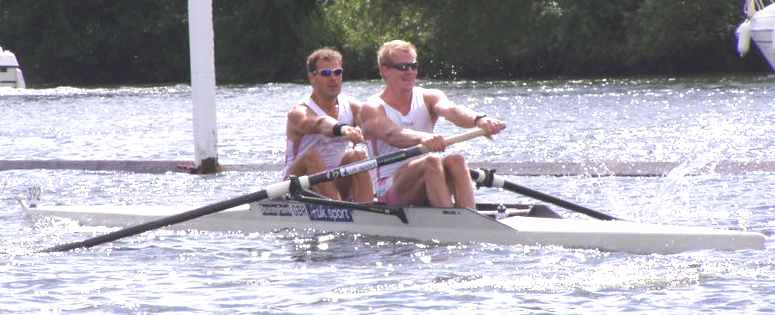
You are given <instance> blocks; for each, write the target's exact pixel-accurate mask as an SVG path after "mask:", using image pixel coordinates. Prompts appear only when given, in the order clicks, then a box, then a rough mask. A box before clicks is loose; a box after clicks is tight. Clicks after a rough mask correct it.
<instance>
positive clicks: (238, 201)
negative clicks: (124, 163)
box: [39, 128, 486, 253]
mask: <svg viewBox="0 0 775 315" xmlns="http://www.w3.org/2000/svg"><path fill="white" fill-rule="evenodd" d="M485 134H486V133H485V131H484V130H482V129H478V128H477V129H475V130H471V131H468V132H465V133H462V134H459V135H456V136H452V137H448V138H445V139H444V141H445V142H446V143H447V145H450V144H454V143H458V142H463V141H466V140H470V139H473V138H476V137H479V136H483V135H485ZM427 152H428V149H427V148H425V147H424V146H423V145H416V146H414V147H411V148H406V149H403V150H400V151H397V152H393V153H390V154H385V155H381V156H378V157H376V158H373V159H370V160H363V161H358V162H355V163H350V164H347V165H343V166H340V167H337V168H333V169H330V170H327V171H323V172H320V173H316V174H312V175H307V176H301V177H299V178H298V181H299V183H298V184H299V186H300V187H299V188H302V189H307V188H309V187H310V186H312V185H315V184H319V183H323V182H327V181H331V180H334V179H337V178H340V177H345V176H350V175H353V174H357V173H361V172H365V171H368V170H371V169H374V168H377V167H379V166H383V165H387V164H390V163H395V162H398V161H403V160H406V159H408V158H411V157H415V156H418V155H421V154H425V153H427ZM290 189H291V181H290V180H286V181H282V182H279V183H275V184H272V185H269V186H267V187H266V188H264V189H263V190H260V191H257V192H254V193H250V194H247V195H243V196H240V197H236V198H233V199H229V200H224V201H221V202H218V203H214V204H211V205H207V206H204V207H201V208H197V209H194V210H190V211H186V212H183V213H179V214H176V215H172V216H169V217H165V218H161V219H158V220H153V221H149V222H146V223H142V224H139V225H135V226H131V227H128V228H125V229H121V230H118V231H114V232H111V233H108V234H105V235H101V236H97V237H93V238H90V239H86V240H83V241H80V242H73V243H67V244H61V245H57V246H54V247H50V248H47V249H44V250H41V251H39V252H43V253H50V252H63V251H68V250H72V249H76V248H87V247H92V246H96V245H100V244H104V243H107V242H112V241H115V240H117V239H120V238H124V237H127V236H132V235H137V234H140V233H143V232H147V231H150V230H153V229H158V228H161V227H165V226H168V225H172V224H177V223H181V222H185V221H188V220H193V219H196V218H198V217H201V216H204V215H208V214H212V213H216V212H219V211H223V210H226V209H230V208H234V207H236V206H239V205H242V204H246V203H251V202H255V201H260V200H263V199H269V198H277V197H281V196H283V195H285V194H286V193H288V192H289V191H290Z"/></svg>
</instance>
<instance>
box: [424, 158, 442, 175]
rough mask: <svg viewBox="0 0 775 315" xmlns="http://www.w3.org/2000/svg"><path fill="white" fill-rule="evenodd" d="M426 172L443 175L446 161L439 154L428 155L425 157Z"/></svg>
mask: <svg viewBox="0 0 775 315" xmlns="http://www.w3.org/2000/svg"><path fill="white" fill-rule="evenodd" d="M424 166H425V167H424V168H425V170H424V171H425V173H426V174H428V175H430V176H433V177H438V176H440V175H441V176H443V175H444V162H443V160H442V159H441V158H440V157H437V156H428V157H426V158H425V165H424Z"/></svg>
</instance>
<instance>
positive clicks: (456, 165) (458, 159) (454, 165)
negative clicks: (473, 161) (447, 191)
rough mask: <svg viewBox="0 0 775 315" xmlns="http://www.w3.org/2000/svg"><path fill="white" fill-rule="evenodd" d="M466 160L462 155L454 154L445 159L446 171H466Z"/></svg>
mask: <svg viewBox="0 0 775 315" xmlns="http://www.w3.org/2000/svg"><path fill="white" fill-rule="evenodd" d="M467 167H468V166H467V165H466V160H465V158H463V156H462V155H460V154H452V155H449V156H447V157H445V158H444V168H446V169H465V168H467Z"/></svg>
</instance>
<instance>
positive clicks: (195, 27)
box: [188, 0, 219, 173]
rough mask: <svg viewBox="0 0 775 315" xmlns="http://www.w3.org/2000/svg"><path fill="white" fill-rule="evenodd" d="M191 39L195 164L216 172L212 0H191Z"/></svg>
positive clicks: (198, 167) (203, 169)
mask: <svg viewBox="0 0 775 315" xmlns="http://www.w3.org/2000/svg"><path fill="white" fill-rule="evenodd" d="M188 38H189V49H190V54H191V96H192V99H193V103H194V158H195V161H194V164H195V166H196V169H197V171H198V172H199V173H214V172H217V171H218V169H219V165H218V149H217V143H218V132H217V124H216V117H215V53H214V50H215V49H214V44H213V3H212V0H188Z"/></svg>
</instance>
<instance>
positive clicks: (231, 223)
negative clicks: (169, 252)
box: [21, 199, 766, 254]
mask: <svg viewBox="0 0 775 315" xmlns="http://www.w3.org/2000/svg"><path fill="white" fill-rule="evenodd" d="M21 203H22V206H23V208H24V209H25V210H26V211H27V213H28V214H30V215H31V216H34V217H40V216H56V217H65V218H70V219H74V220H77V221H78V222H80V223H81V224H85V225H95V226H121V227H125V226H132V225H136V224H139V223H142V222H147V221H149V220H154V219H158V218H162V217H166V216H170V215H174V214H176V213H179V212H181V211H180V210H179V209H175V208H160V207H146V208H143V207H137V206H97V207H95V206H90V207H85V206H49V207H45V208H42V207H30V206H29V205H27V204H26V203H25V202H21ZM350 205H352V204H350ZM526 207H529V206H526ZM536 207H544V208H545V206H536ZM520 211H521V212H525V209H522V210H520V209H510V210H509V212H510V213H512V214H515V213H519V212H520ZM486 212H487V211H481V212H479V211H474V210H470V209H458V208H429V207H404V208H400V207H398V208H397V207H386V206H380V205H368V206H364V205H361V206H359V207H355V208H354V207H352V206H349V205H347V204H333V205H331V204H328V205H326V204H319V203H310V202H301V201H297V200H285V199H283V200H265V201H261V202H255V203H251V204H249V205H244V206H241V207H236V208H233V209H229V210H226V211H223V212H219V213H214V214H211V215H208V216H203V217H200V218H197V219H194V220H191V221H187V222H184V223H180V224H176V225H172V226H170V227H169V228H174V229H196V230H206V231H241V232H245V233H253V232H272V231H278V230H282V229H288V228H290V229H298V230H314V231H321V232H323V231H326V232H348V233H357V234H366V235H377V236H385V237H396V238H406V239H415V240H421V241H434V242H441V243H457V242H486V243H496V244H523V245H536V244H539V245H558V246H563V247H567V248H582V249H599V250H603V251H614V252H629V253H636V254H652V253H656V254H674V253H680V252H685V251H694V250H704V249H715V250H740V249H762V248H764V242H765V240H766V238H765V236H764V235H763V234H761V233H755V232H743V231H733V230H722V229H712V228H704V227H685V226H675V225H658V224H646V223H636V222H628V221H600V220H582V219H559V218H540V217H529V216H522V215H513V216H509V217H506V218H502V219H499V220H496V219H494V218H493V217H492V216H488V215H486V214H485V213H486Z"/></svg>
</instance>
